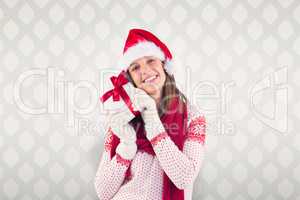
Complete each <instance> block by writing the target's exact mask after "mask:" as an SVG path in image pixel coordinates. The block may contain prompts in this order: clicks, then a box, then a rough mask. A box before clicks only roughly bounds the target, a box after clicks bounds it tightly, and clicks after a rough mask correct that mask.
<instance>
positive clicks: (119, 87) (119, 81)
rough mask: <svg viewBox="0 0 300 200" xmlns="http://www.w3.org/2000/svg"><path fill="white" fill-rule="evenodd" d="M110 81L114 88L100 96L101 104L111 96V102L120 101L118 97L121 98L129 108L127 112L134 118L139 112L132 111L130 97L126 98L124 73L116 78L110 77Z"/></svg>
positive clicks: (126, 81)
mask: <svg viewBox="0 0 300 200" xmlns="http://www.w3.org/2000/svg"><path fill="white" fill-rule="evenodd" d="M110 81H111V82H112V84H113V86H114V88H113V89H111V90H109V91H107V92H105V93H104V94H103V95H102V97H101V98H100V100H101V102H102V103H104V102H105V101H106V100H107V99H109V98H110V97H111V96H112V98H113V101H120V97H121V98H122V99H123V100H124V102H125V104H126V105H127V107H128V108H129V110H130V111H131V112H132V113H133V114H134V115H135V116H137V115H138V114H139V113H140V112H138V111H134V109H133V105H132V102H131V100H130V97H129V96H128V94H127V93H126V91H125V89H124V88H123V85H125V84H127V83H128V80H127V78H126V77H125V72H124V71H122V72H121V73H120V74H119V75H118V76H117V77H116V76H112V77H110Z"/></svg>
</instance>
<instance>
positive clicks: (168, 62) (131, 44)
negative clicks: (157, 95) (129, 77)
mask: <svg viewBox="0 0 300 200" xmlns="http://www.w3.org/2000/svg"><path fill="white" fill-rule="evenodd" d="M143 56H155V57H157V58H158V59H160V60H162V61H164V62H165V65H164V67H165V69H166V71H167V73H168V74H170V75H171V74H173V69H172V54H171V52H170V51H169V49H168V47H167V46H166V45H165V44H164V43H163V42H162V41H160V40H159V39H158V38H157V37H156V36H155V35H153V34H152V33H150V32H149V31H146V30H143V29H131V30H130V31H129V33H128V36H127V39H126V42H125V46H124V49H123V56H122V57H121V59H120V60H119V64H118V65H119V68H120V69H122V70H125V71H126V70H127V69H128V67H129V66H130V64H131V63H132V62H133V61H134V60H136V59H138V58H141V57H143Z"/></svg>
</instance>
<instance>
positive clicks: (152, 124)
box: [131, 88, 165, 140]
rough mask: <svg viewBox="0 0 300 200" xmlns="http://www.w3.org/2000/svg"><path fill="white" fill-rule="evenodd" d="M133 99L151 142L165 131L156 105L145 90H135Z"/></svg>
mask: <svg viewBox="0 0 300 200" xmlns="http://www.w3.org/2000/svg"><path fill="white" fill-rule="evenodd" d="M131 99H132V102H133V104H134V105H135V106H136V107H137V108H139V110H140V111H141V115H142V118H143V120H144V122H145V130H146V136H147V138H148V139H149V140H151V139H152V138H153V137H155V136H156V135H157V134H158V133H160V132H161V131H164V130H165V129H164V127H163V125H162V123H161V121H160V118H159V115H158V112H157V107H156V103H155V101H154V99H153V98H152V97H151V96H149V95H148V94H147V93H146V92H145V91H144V90H142V89H139V88H135V94H134V96H133V97H132V98H131Z"/></svg>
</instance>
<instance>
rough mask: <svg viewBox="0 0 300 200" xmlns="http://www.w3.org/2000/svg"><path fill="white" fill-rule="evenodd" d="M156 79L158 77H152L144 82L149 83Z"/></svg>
mask: <svg viewBox="0 0 300 200" xmlns="http://www.w3.org/2000/svg"><path fill="white" fill-rule="evenodd" d="M155 78H156V76H151V77H150V78H147V79H146V80H145V81H144V82H146V83H147V82H149V81H152V80H153V79H155Z"/></svg>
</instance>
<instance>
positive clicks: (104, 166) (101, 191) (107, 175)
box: [94, 129, 131, 200]
mask: <svg viewBox="0 0 300 200" xmlns="http://www.w3.org/2000/svg"><path fill="white" fill-rule="evenodd" d="M112 134H113V133H112V132H111V131H110V129H108V131H107V134H106V138H105V142H104V151H103V153H102V156H101V161H100V163H99V166H98V169H97V172H96V176H95V178H94V186H95V189H96V193H97V196H98V198H99V199H101V200H108V199H111V198H112V197H113V196H114V195H115V194H116V192H117V191H118V190H119V188H120V186H121V185H122V183H123V181H124V178H125V173H126V171H127V169H128V167H129V165H130V163H131V160H127V159H125V158H123V157H122V156H120V155H119V154H118V153H116V154H115V155H114V156H113V157H112V159H110V150H111V148H112V145H111V141H112Z"/></svg>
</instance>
